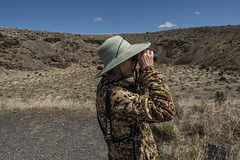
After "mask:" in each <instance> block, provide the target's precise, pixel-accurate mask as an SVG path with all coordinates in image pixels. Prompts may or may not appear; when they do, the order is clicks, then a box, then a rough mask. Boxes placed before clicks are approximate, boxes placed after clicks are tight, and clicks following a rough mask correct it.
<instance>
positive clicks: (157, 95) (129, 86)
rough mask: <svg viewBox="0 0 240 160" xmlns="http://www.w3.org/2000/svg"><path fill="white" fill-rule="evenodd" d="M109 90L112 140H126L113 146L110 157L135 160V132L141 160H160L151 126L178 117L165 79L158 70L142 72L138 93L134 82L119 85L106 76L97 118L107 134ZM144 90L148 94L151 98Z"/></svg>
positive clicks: (101, 90) (119, 83)
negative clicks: (106, 121) (106, 109)
mask: <svg viewBox="0 0 240 160" xmlns="http://www.w3.org/2000/svg"><path fill="white" fill-rule="evenodd" d="M114 81H115V82H114ZM111 82H112V83H111ZM104 84H107V85H104ZM109 88H111V89H110V101H111V123H112V137H113V139H123V140H122V141H120V142H118V143H112V145H111V147H110V149H109V153H108V156H109V157H110V159H134V157H133V144H132V141H131V137H132V136H131V134H132V133H133V132H132V130H133V129H134V134H133V137H134V138H133V139H134V150H135V155H136V157H137V159H140V160H145V159H147V160H149V159H154V160H156V159H159V155H158V151H157V147H156V143H155V141H154V138H153V135H152V131H151V128H150V126H149V123H159V122H164V121H169V120H171V119H172V118H173V116H174V114H175V111H174V105H173V100H172V96H171V94H170V91H169V89H168V86H167V83H166V80H165V78H164V77H163V75H162V74H161V73H160V72H159V71H157V70H156V69H155V67H154V66H149V67H146V68H145V69H144V70H143V71H139V86H138V87H137V89H136V90H135V91H134V89H133V88H134V83H133V82H131V81H129V80H126V79H125V80H122V81H116V79H115V78H114V77H113V76H106V75H104V76H103V77H102V79H101V81H100V82H99V85H98V90H97V97H96V108H97V114H98V115H97V116H98V117H99V123H100V125H101V128H102V129H103V132H106V124H105V98H106V90H107V89H109ZM144 90H146V91H148V95H146V93H144ZM104 134H105V133H104Z"/></svg>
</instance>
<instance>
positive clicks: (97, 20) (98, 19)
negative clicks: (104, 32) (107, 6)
mask: <svg viewBox="0 0 240 160" xmlns="http://www.w3.org/2000/svg"><path fill="white" fill-rule="evenodd" d="M93 21H95V22H102V21H103V19H102V18H101V17H96V18H94V20H93Z"/></svg>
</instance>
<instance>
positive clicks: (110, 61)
mask: <svg viewBox="0 0 240 160" xmlns="http://www.w3.org/2000/svg"><path fill="white" fill-rule="evenodd" d="M150 45H151V43H150V42H144V43H139V44H133V45H131V44H130V43H129V42H128V41H126V40H125V39H124V38H122V37H121V36H114V37H112V38H109V39H107V40H106V41H105V42H104V43H103V44H102V45H101V46H100V48H99V49H98V56H99V57H100V59H101V61H102V62H103V64H104V68H103V69H102V71H101V72H100V73H98V74H97V75H96V76H95V77H94V78H98V77H100V76H102V75H103V74H104V73H106V72H108V71H110V70H111V69H113V68H114V67H116V66H118V65H119V64H121V63H122V62H124V61H126V60H128V59H129V58H131V57H133V56H135V55H137V54H138V53H139V52H141V51H143V50H144V49H146V48H148V47H149V46H150Z"/></svg>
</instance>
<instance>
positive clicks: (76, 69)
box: [0, 25, 240, 160]
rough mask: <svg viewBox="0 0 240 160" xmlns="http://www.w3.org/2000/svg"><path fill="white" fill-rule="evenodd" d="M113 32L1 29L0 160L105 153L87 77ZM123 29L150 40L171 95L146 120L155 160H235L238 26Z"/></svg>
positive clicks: (239, 141)
mask: <svg viewBox="0 0 240 160" xmlns="http://www.w3.org/2000/svg"><path fill="white" fill-rule="evenodd" d="M113 35H116V34H98V35H97V34H72V33H59V32H48V31H34V30H27V29H17V28H8V27H0V144H1V145H0V160H5V159H7V160H8V159H11V160H14V159H16V160H19V159H36V160H42V159H50V160H56V159H70V160H76V159H81V160H89V159H94V160H95V159H99V160H105V159H107V146H106V144H105V142H104V140H103V135H102V133H101V129H100V127H99V125H98V121H97V118H96V109H95V99H96V87H97V84H98V81H99V79H93V77H94V76H95V75H96V74H97V73H98V72H99V69H100V68H101V67H102V64H101V62H100V60H99V58H98V56H97V49H98V47H99V46H100V45H101V44H102V43H103V42H104V40H105V39H107V38H109V37H111V36H113ZM120 35H121V36H123V37H124V38H126V39H127V40H128V41H129V42H131V43H132V44H133V43H139V42H145V41H150V42H151V43H152V46H151V48H152V49H153V50H155V51H157V53H158V57H159V58H158V63H156V64H155V66H156V68H157V69H158V70H159V71H160V72H162V73H163V75H164V76H165V78H166V80H167V83H168V85H169V88H170V90H171V94H172V95H173V100H174V104H175V108H176V115H175V117H174V119H173V120H172V121H170V122H164V123H156V124H151V128H152V130H153V134H154V138H155V140H156V143H157V147H158V151H159V154H160V158H161V159H164V160H173V159H174V160H175V159H176V160H192V159H199V160H206V159H209V160H210V159H221V160H228V159H229V160H238V159H240V117H239V115H240V106H239V104H240V100H239V97H240V72H239V70H240V25H233V26H214V27H197V28H184V29H175V30H167V31H161V32H149V33H128V34H120ZM99 66H100V67H99Z"/></svg>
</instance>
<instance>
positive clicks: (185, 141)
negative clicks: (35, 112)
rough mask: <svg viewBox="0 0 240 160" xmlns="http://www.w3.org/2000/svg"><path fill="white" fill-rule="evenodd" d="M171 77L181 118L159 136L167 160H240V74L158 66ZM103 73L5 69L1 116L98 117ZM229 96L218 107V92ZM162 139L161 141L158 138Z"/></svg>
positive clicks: (166, 125)
mask: <svg viewBox="0 0 240 160" xmlns="http://www.w3.org/2000/svg"><path fill="white" fill-rule="evenodd" d="M158 68H159V70H161V71H162V72H163V73H164V75H165V77H166V78H167V81H168V84H169V87H170V90H171V91H172V94H173V97H174V101H175V105H176V110H177V114H176V116H175V118H174V120H173V122H167V123H162V124H160V127H159V128H158V132H156V133H155V135H156V140H157V143H158V147H159V151H160V152H161V156H162V158H163V159H182V160H190V159H199V160H203V159H207V158H208V159H211V158H212V159H214V158H215V159H236V160H237V159H239V158H240V122H239V121H240V118H239V115H240V106H239V104H240V100H239V99H238V97H239V95H240V92H239V87H240V75H239V73H236V72H233V71H231V72H230V71H227V72H224V74H223V76H224V77H225V78H226V79H225V80H223V81H221V80H220V78H221V77H220V76H219V73H220V71H219V70H217V69H210V70H208V71H207V70H205V69H203V70H201V69H199V67H197V66H166V65H161V66H158ZM97 72H98V71H97V70H95V69H91V68H79V67H77V66H72V67H71V68H68V69H65V70H63V69H53V70H48V71H37V72H34V71H15V70H6V69H3V68H0V74H1V77H0V86H1V88H0V112H1V111H6V110H8V111H16V110H20V111H21V110H25V109H34V108H37V109H46V108H49V109H54V108H57V109H65V110H67V111H78V113H82V114H81V115H90V116H95V114H96V111H95V91H96V85H97V82H98V81H97V80H94V79H93V76H94V75H95V74H96V73H97ZM218 90H222V91H224V93H225V94H226V95H225V96H226V100H224V101H223V102H221V103H218V101H216V99H215V95H214V93H215V92H216V91H218ZM159 135H160V138H159V137H158V136H159ZM223 157H224V158H223Z"/></svg>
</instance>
